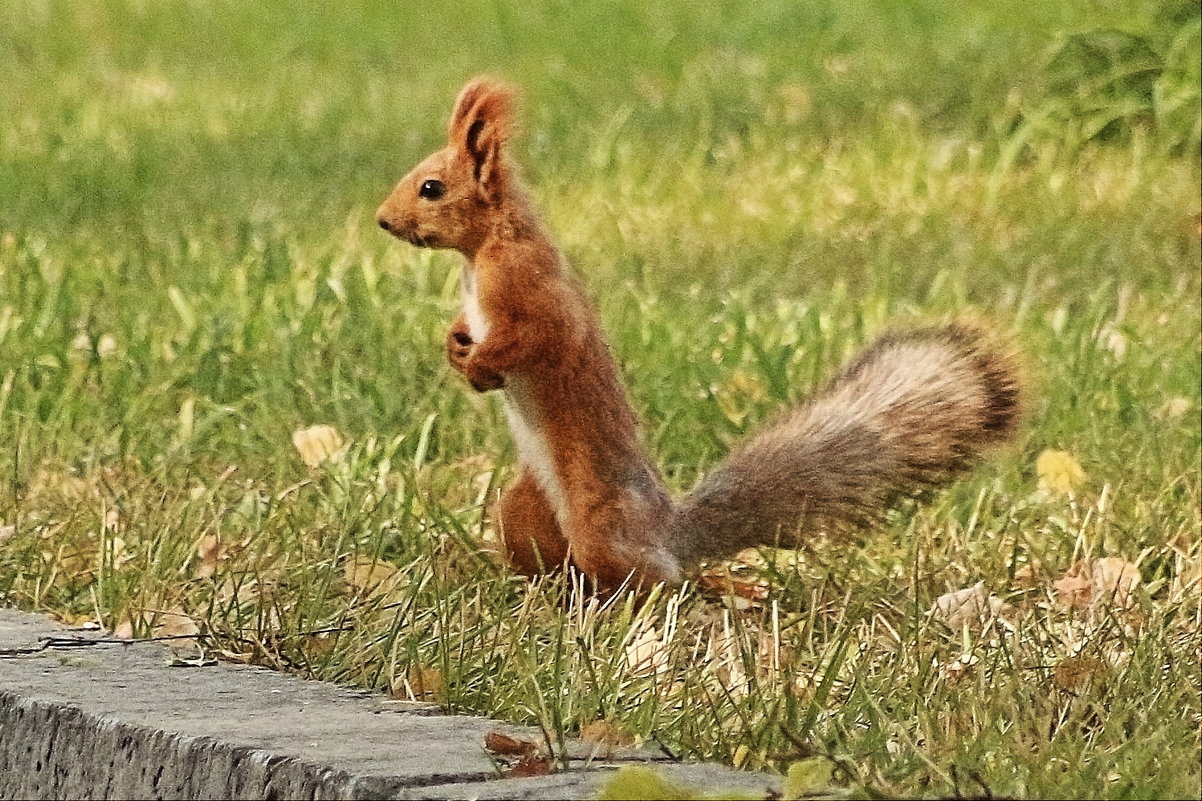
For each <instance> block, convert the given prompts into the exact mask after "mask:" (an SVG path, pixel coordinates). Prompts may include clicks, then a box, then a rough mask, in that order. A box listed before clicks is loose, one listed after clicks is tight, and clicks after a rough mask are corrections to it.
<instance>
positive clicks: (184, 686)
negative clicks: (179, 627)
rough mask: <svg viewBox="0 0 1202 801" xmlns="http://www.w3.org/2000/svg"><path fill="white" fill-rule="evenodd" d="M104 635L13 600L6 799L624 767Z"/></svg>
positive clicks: (577, 783)
mask: <svg viewBox="0 0 1202 801" xmlns="http://www.w3.org/2000/svg"><path fill="white" fill-rule="evenodd" d="M47 638H58V640H57V641H56V640H50V642H51V645H50V647H42V646H43V645H44V644H45V643H46V642H47ZM64 638H66V640H64ZM98 638H99V637H98V635H97V634H95V633H86V632H75V631H71V632H68V631H67V630H65V629H64V628H62V627H61V626H58V625H56V624H54V623H52V622H51V621H49V620H47V619H46V618H43V617H41V616H37V615H30V614H27V613H23V612H16V611H13V610H6V609H0V799H8V798H97V799H105V798H262V799H270V798H274V799H281V798H587V797H591V796H592V795H594V794H595V792H596V789H597V788H598V787H599V786H600V784H601V783H602V782H603V781H604V780H605V778H606V775H607V773H608V772H609V771H610V770H612V769H613V763H612V762H608V763H607V762H606V761H604V760H602V759H600V758H599V757H600V755H595V754H593V752H592V750H591V749H590V748H589V746H588V744H585V743H580V742H576V743H572V744H569V748H568V751H567V754H568V757H569V758H570V759H571V758H576V759H575V761H571V762H570V769H569V770H567V771H564V772H560V773H556V774H553V775H551V776H545V777H538V778H528V779H503V778H501V776H500V773H499V770H498V766H497V764H496V763H495V761H494V759H493V757H491V756H490V755H489V754H488V753H487V752H486V751H485V749H484V746H483V742H484V736H485V734H486V733H488V732H490V731H494V730H502V731H505V732H507V733H509V734H511V735H513V736H518V737H523V738H526V739H530V740H534V741H537V742H541V740H542V738H541V735H540V734H539V733H538V732H536V731H533V730H524V729H521V728H520V727H514V726H509V725H505V724H501V723H498V722H496V721H492V720H488V719H485V718H480V717H470V716H454V715H443V714H438V713H437V709H436V708H432V707H431V706H429V705H423V704H398V703H391V702H385V701H384V700H383V699H382V698H381V697H379V696H375V695H373V694H370V693H364V692H362V691H354V690H348V689H345V688H342V687H337V686H335V685H332V684H328V683H323V682H316V681H305V680H303V679H300V678H297V677H294V676H288V675H284V674H281V673H276V672H274V671H270V670H266V669H263V668H256V667H249V666H245V665H232V664H217V665H212V666H206V667H170V666H169V664H170V663H171V661H172V654H171V652H170V650H169V649H167V648H165V647H163V646H161V645H159V644H156V643H129V644H126V643H95V644H91V645H86V646H76V647H71V646H69V645H68V644H67V641H70V640H89V639H93V640H94V639H98ZM593 756H596V757H598V758H593V759H589V758H588V757H593ZM613 757H614V758H615V759H617V760H620V761H623V762H629V761H650V760H654V759H662V757H659V756H658V755H656V754H654V753H653V752H650V751H634V750H631V749H626V750H625V751H623V752H621V753H618V754H615V755H613ZM664 768H665V770H666V771H669V772H670V773H671V774H673V775H675V776H676V777H677V779H678V780H680V781H684V782H687V783H692V784H695V785H698V786H704V787H715V786H717V787H725V788H735V787H738V788H741V789H743V790H763V792H764V793H765V795H767V794H768V792H769V790H771V789H774V788H775V787H776V784H775V782H774V781H773V780H772V779H771V778H769V777H763V776H755V775H752V774H741V773H737V772H734V771H730V770H728V769H726V768H721V767H716V766H703V765H679V764H669V765H665V766H664Z"/></svg>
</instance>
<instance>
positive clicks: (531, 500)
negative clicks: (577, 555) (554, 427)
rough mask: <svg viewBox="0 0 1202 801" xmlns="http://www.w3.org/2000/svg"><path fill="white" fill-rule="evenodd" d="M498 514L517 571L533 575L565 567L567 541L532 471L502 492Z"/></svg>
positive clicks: (507, 551) (499, 527)
mask: <svg viewBox="0 0 1202 801" xmlns="http://www.w3.org/2000/svg"><path fill="white" fill-rule="evenodd" d="M496 518H497V533H498V534H499V535H500V537H501V542H502V543H503V544H504V547H505V556H506V557H507V558H508V559H509V563H510V565H512V566H513V569H514V570H515V571H517V572H518V573H521V574H522V575H524V576H531V577H533V576H537V575H539V574H541V573H551V572H554V571H556V570H561V569H562V568H563V566H564V562H565V561H566V560H567V557H568V541H567V540H566V539H565V538H564V536H563V532H562V531H561V530H560V528H559V522H558V521H557V520H556V519H555V512H554V511H553V510H552V509H551V503H550V501H548V500H547V496H546V495H545V494H544V493H543V491H542V489H540V488H539V486H538V483H537V482H536V481H535V480H534V476H533V475H531V474H530V473H529V472H523V473H522V475H521V476H520V477H519V478H518V480H517V481H515V482H514V483H513V485H512V486H510V487H509V488H507V489H506V490H505V491H504V492H502V493H501V499H500V501H499V502H498V503H497V509H496Z"/></svg>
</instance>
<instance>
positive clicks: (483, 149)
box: [376, 77, 1023, 591]
mask: <svg viewBox="0 0 1202 801" xmlns="http://www.w3.org/2000/svg"><path fill="white" fill-rule="evenodd" d="M514 97H515V94H514V91H513V90H512V88H510V87H509V86H507V85H505V84H503V83H500V82H498V81H495V80H493V79H491V78H487V77H480V78H476V79H473V80H472V81H470V82H469V83H468V84H467V85H466V86H465V87H464V88H463V89H462V90H461V91H460V93H459V96H458V98H457V100H456V102H455V105H454V110H453V111H452V113H451V119H450V123H449V126H448V140H447V145H446V147H444V148H442V149H440V150H437V151H436V152H434V153H432V154H431V155H430V156H428V157H427V158H426V159H425V160H423V161H422V162H421V163H420V164H418V165H417V166H416V167H414V168H413V170H412V171H411V172H409V173H408V174H407V175H405V176H404V177H403V178H402V179H401V180H400V182H399V183H398V184H397V185H396V187H395V189H393V191H392V192H391V194H389V195H388V197H387V199H386V200H385V201H384V202H383V204H382V205H381V206H380V207H379V210H378V211H377V214H376V219H377V222H378V223H379V225H380V227H381V228H383V229H384V230H385V231H387V232H388V233H390V234H392V235H393V236H395V237H397V238H399V239H402V240H405V241H407V242H410V243H412V244H414V245H417V246H419V247H424V248H442V249H452V250H457V251H459V252H460V253H461V254H462V255H463V256H464V257H465V259H464V263H463V267H462V274H461V277H460V279H461V291H462V297H463V308H462V312H461V313H460V314H459V315H458V317H457V318H456V319H455V320H454V322H453V323H452V324H451V326H450V329H449V330H448V331H447V334H446V343H445V344H446V355H447V359H448V361H449V362H450V365H451V366H452V367H453V368H454V369H455V370H457V371H458V372H459V373H461V374H462V375H463V377H464V378H466V379H467V381H468V383H469V384H471V386H472V387H473V388H474V389H475V390H476V391H478V392H491V391H496V392H499V393H500V394H501V395H502V398H503V406H504V412H505V416H506V418H507V422H508V425H509V429H510V431H511V433H512V435H513V438H514V440H516V444H517V450H518V457H519V462H520V472H519V475H518V477H517V479H516V480H515V481H514V482H513V483H512V484H511V485H510V486H509V487H507V488H506V489H505V490H504V491H503V492H502V493H501V495H500V498H499V500H498V502H497V504H496V506H495V508H494V509H493V510H492V516H493V518H494V523H495V525H496V528H497V531H498V534H499V536H500V539H501V540H502V542H503V544H504V550H505V555H506V556H507V557H508V561H509V563H510V564H511V566H512V567H513V568H514V569H515V570H516V571H517V572H519V573H521V574H523V575H526V576H535V575H538V574H540V573H544V572H549V571H552V570H555V569H557V568H559V567H562V566H564V565H566V564H571V565H574V566H575V567H576V569H578V570H579V571H581V572H583V573H584V574H585V575H586V576H587V577H588V578H589V579H590V580H591V581H592V582H594V584H595V587H596V589H598V590H600V591H614V590H618V589H620V588H622V587H628V586H643V585H646V584H647V583H656V582H667V583H670V584H678V583H680V582H681V581H683V580H684V578H686V577H687V575H688V571H690V570H691V569H693V568H695V567H697V566H698V565H699V563H701V562H703V561H713V560H720V559H723V558H727V557H730V556H733V555H734V554H735V553H737V552H738V551H740V550H743V549H745V548H750V547H756V546H780V547H789V546H791V545H792V546H794V547H796V544H797V543H799V542H800V537H801V535H802V533H803V531H807V530H822V531H825V532H830V533H839V532H845V531H848V530H853V529H859V528H864V527H866V526H870V525H871V524H873V523H874V522H876V521H878V520H879V519H880V518H881V516H882V515H883V514H884V513H885V512H886V511H887V510H888V509H889V508H890V506H891V505H892V504H894V503H895V502H897V501H899V500H901V499H903V498H905V497H911V496H917V495H920V494H922V493H923V492H924V491H927V490H929V489H932V488H934V487H935V486H937V485H939V484H942V483H945V482H947V481H948V480H950V479H951V478H953V477H954V476H955V475H956V474H958V473H960V472H961V471H963V470H964V469H965V468H967V467H968V466H969V465H970V464H972V463H973V462H974V461H975V460H976V458H977V457H978V456H979V455H981V454H982V452H984V451H985V450H986V449H987V448H989V446H993V445H997V444H1000V443H1002V442H1004V441H1005V440H1006V439H1008V438H1009V437H1010V435H1011V434H1012V433H1013V432H1014V430H1015V428H1016V425H1017V421H1018V420H1019V417H1020V411H1021V406H1022V399H1023V398H1022V395H1023V393H1022V389H1021V381H1020V378H1019V370H1018V369H1017V365H1016V362H1015V357H1014V354H1013V353H1012V352H1011V349H1009V348H1008V347H1000V346H997V345H995V344H994V343H993V341H992V340H993V337H991V336H990V335H989V334H988V333H987V332H986V331H985V330H984V329H982V328H981V327H979V326H977V325H974V324H969V323H951V324H947V325H943V326H941V327H931V328H925V329H921V330H917V331H910V332H906V333H900V334H892V335H886V336H884V337H883V338H881V339H880V340H878V341H877V342H876V343H875V344H873V345H871V346H870V347H868V349H867V350H865V351H864V352H863V353H862V354H861V355H860V356H859V357H858V358H856V359H855V360H854V361H853V363H852V364H851V365H850V366H849V367H848V368H846V369H845V370H844V372H843V373H842V375H840V376H839V377H838V378H836V379H835V380H834V381H833V382H832V383H831V384H830V385H829V386H827V387H826V389H825V390H823V391H822V392H820V393H819V394H817V396H815V397H814V398H813V399H812V400H810V401H809V402H808V403H805V404H803V405H801V406H799V407H797V408H794V409H791V410H787V411H785V412H784V413H783V415H782V416H781V417H780V418H779V419H777V420H776V421H775V422H772V423H770V424H768V425H767V427H766V428H764V429H763V430H761V431H760V432H759V433H756V434H754V435H753V436H751V437H750V439H748V440H747V441H745V442H743V443H742V444H741V445H739V446H737V447H736V448H735V449H734V450H733V452H732V453H730V454H729V455H728V456H727V457H726V459H725V460H724V461H722V462H721V463H719V464H718V465H717V467H715V468H714V469H713V470H712V471H710V472H709V474H708V475H707V476H705V477H704V478H703V479H702V480H701V482H700V483H699V484H698V485H697V487H696V488H695V489H694V490H693V491H692V492H690V493H688V494H687V495H685V496H684V497H683V498H682V499H680V500H679V501H676V500H674V499H673V498H672V496H671V494H670V493H669V490H668V488H667V486H666V484H665V482H664V479H663V478H662V476H661V475H660V473H659V471H658V470H657V468H656V467H655V465H654V463H653V462H652V461H651V459H650V457H649V456H648V454H647V452H646V451H645V450H644V448H643V445H642V443H641V441H640V436H639V421H638V419H637V416H636V414H635V412H634V409H633V408H632V406H631V402H630V399H629V397H628V395H627V392H626V389H625V387H624V386H623V384H622V381H621V379H620V377H619V370H618V367H617V365H616V363H615V361H614V358H613V356H612V354H611V353H610V350H609V347H608V345H607V344H606V340H605V337H604V335H603V333H602V330H601V326H600V323H599V321H598V317H597V313H596V311H595V310H594V307H593V306H592V303H591V301H590V300H589V298H588V297H587V296H586V294H585V293H584V291H583V290H582V288H581V286H580V285H579V284H578V283H577V281H576V280H575V279H574V278H573V277H572V276H571V275H570V274H569V270H568V267H567V265H566V264H565V260H564V258H563V256H562V255H561V254H560V251H559V249H558V248H557V247H556V245H555V243H554V242H553V241H552V239H551V236H550V235H549V234H548V232H547V230H546V228H545V227H544V225H543V224H542V222H541V221H540V219H539V216H538V215H537V214H536V212H535V211H534V209H533V206H532V204H531V202H530V201H529V199H528V197H527V195H526V192H525V190H524V188H523V185H522V183H521V181H520V179H519V176H518V174H517V172H516V170H515V167H514V166H513V165H512V164H511V162H510V161H509V159H508V157H507V153H506V145H507V142H508V140H509V138H510V135H511V131H512V128H513V116H514Z"/></svg>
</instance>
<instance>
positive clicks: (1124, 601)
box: [1090, 556, 1142, 609]
mask: <svg viewBox="0 0 1202 801" xmlns="http://www.w3.org/2000/svg"><path fill="white" fill-rule="evenodd" d="M1090 580H1091V581H1092V583H1093V599H1094V603H1095V604H1097V605H1109V606H1112V607H1116V608H1118V609H1130V608H1131V607H1132V606H1134V605H1135V590H1136V588H1138V587H1139V584H1140V581H1141V580H1142V577H1141V576H1140V574H1139V569H1138V568H1137V567H1136V566H1135V565H1133V564H1131V563H1130V562H1128V561H1127V560H1126V559H1123V558H1122V557H1121V556H1106V557H1103V558H1101V559H1096V560H1094V563H1093V565H1092V566H1091V570H1090Z"/></svg>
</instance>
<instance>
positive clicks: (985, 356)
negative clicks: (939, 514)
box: [671, 323, 1023, 567]
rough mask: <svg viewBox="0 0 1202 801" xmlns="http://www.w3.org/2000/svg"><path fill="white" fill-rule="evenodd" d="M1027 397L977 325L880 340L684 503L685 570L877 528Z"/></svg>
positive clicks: (1003, 430) (1009, 359) (988, 437)
mask: <svg viewBox="0 0 1202 801" xmlns="http://www.w3.org/2000/svg"><path fill="white" fill-rule="evenodd" d="M1022 395H1023V392H1022V389H1021V380H1020V373H1019V369H1018V367H1017V365H1016V363H1015V360H1014V357H1013V355H1012V354H1011V353H1010V352H1009V350H1008V349H1006V348H1004V347H999V346H996V345H994V344H992V342H991V337H990V336H989V335H987V334H985V333H984V332H983V331H982V330H981V329H978V328H977V327H975V326H973V325H969V324H962V323H961V324H953V325H947V326H942V327H936V328H925V329H920V330H917V331H912V332H908V333H904V334H893V335H887V336H885V337H882V338H881V339H880V340H878V341H877V342H876V343H875V344H873V345H872V346H871V347H869V348H868V349H867V350H866V351H864V352H863V353H862V354H861V355H860V356H859V357H858V358H857V359H856V360H855V361H854V362H852V364H851V365H850V366H849V367H848V368H847V369H846V370H844V371H843V374H842V375H841V376H839V377H838V378H837V379H835V381H833V382H832V383H831V384H830V385H829V386H828V387H827V388H826V389H825V390H824V391H822V392H821V393H820V394H819V395H817V396H816V397H814V398H813V399H812V400H810V401H809V402H808V403H805V404H803V405H802V406H800V407H797V408H795V409H792V410H790V411H789V412H787V413H786V414H785V415H783V416H782V417H781V418H780V419H778V420H777V421H775V422H774V423H772V424H770V425H769V426H768V427H766V428H765V429H764V430H763V431H760V432H758V433H756V434H755V435H753V436H752V437H751V438H750V439H748V440H747V441H746V442H744V443H742V444H741V445H740V446H739V447H737V448H736V449H735V450H734V451H732V452H731V454H730V455H729V456H728V457H727V458H726V459H725V460H723V461H722V462H721V463H720V464H719V465H718V466H717V467H715V468H714V469H713V471H711V472H710V473H709V475H707V476H706V477H705V479H703V480H702V481H701V483H700V484H698V486H697V488H696V489H694V490H693V492H691V493H690V494H689V495H687V496H686V497H685V498H683V499H682V500H681V502H680V505H679V507H678V509H677V512H676V518H675V520H674V524H673V532H674V535H673V537H672V545H671V547H672V550H673V553H674V555H675V556H676V557H677V558H678V559H679V560H680V562H681V564H682V566H684V567H687V566H689V565H692V564H695V563H696V562H699V561H702V560H706V559H721V558H724V557H727V556H730V555H732V554H734V553H737V552H738V551H740V550H742V549H744V548H749V547H754V546H760V545H781V546H785V547H789V546H791V545H796V544H797V542H798V537H799V535H800V534H802V533H804V532H818V531H824V532H830V533H839V532H843V531H847V530H850V529H856V528H864V527H867V526H871V525H873V524H874V523H876V522H878V521H879V520H880V518H881V516H882V515H883V514H884V513H885V512H886V511H888V509H889V508H890V507H891V506H892V505H893V504H894V503H896V502H897V501H899V500H900V499H902V498H905V497H910V496H914V495H917V494H920V493H922V492H924V491H926V490H930V489H932V488H934V487H936V486H938V485H940V484H943V483H945V482H947V481H949V480H950V479H952V478H953V477H955V476H956V475H958V474H959V473H961V472H962V471H964V470H965V469H966V468H968V467H969V466H970V465H971V464H972V463H973V462H974V461H975V460H976V459H977V457H979V456H980V455H981V454H982V453H983V452H984V451H985V450H987V449H988V448H989V447H990V446H993V445H997V444H1000V443H1001V442H1004V441H1005V440H1006V439H1008V438H1009V436H1010V435H1011V434H1012V433H1013V432H1014V430H1015V428H1016V426H1017V424H1018V420H1019V418H1020V416H1021V408H1022Z"/></svg>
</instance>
